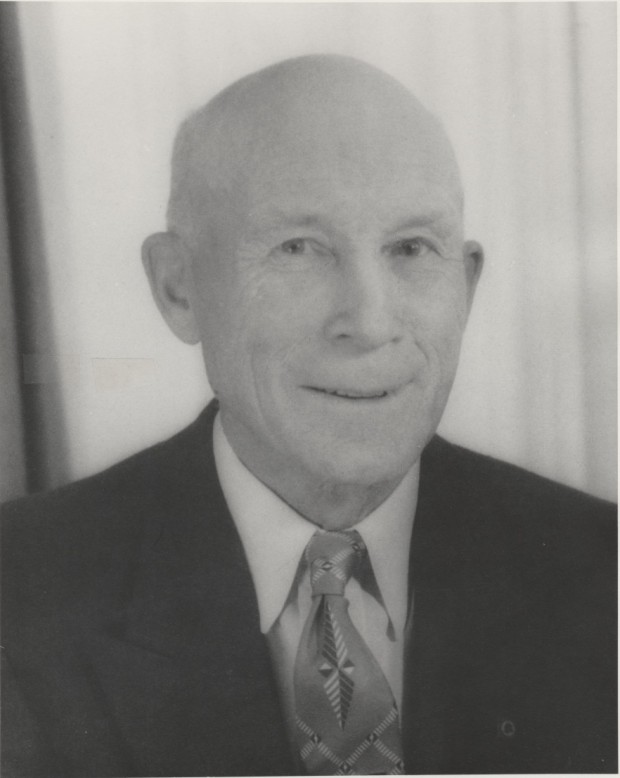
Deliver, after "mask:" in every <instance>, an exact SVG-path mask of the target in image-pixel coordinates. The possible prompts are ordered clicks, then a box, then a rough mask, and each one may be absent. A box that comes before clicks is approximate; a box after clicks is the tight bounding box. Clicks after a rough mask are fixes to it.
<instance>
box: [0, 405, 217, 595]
mask: <svg viewBox="0 0 620 778" xmlns="http://www.w3.org/2000/svg"><path fill="white" fill-rule="evenodd" d="M213 415H214V411H213V409H207V410H206V411H205V412H204V413H203V414H202V415H201V416H200V417H199V418H198V419H197V421H195V422H194V423H193V424H192V425H190V426H189V427H187V428H186V429H185V430H183V431H182V432H180V433H178V434H177V435H175V436H174V437H172V438H170V439H169V440H167V441H164V442H162V443H159V444H157V445H155V446H152V447H150V448H148V449H145V450H144V451H141V452H140V453H138V454H136V455H134V456H132V457H130V458H129V459H126V460H124V461H123V462H120V463H118V464H116V465H114V466H113V467H111V468H109V469H107V470H105V471H103V472H101V473H98V474H96V475H94V476H90V477H88V478H85V479H82V480H80V481H76V482H75V483H72V484H68V485H66V486H63V487H61V488H59V489H56V490H54V491H51V492H47V493H40V494H35V495H31V496H29V497H26V498H22V499H19V500H15V501H12V502H9V503H6V504H5V505H4V506H2V509H1V510H0V515H1V518H2V521H1V525H0V526H1V531H2V574H3V581H4V594H3V600H4V602H5V603H6V602H7V600H8V599H9V598H10V596H12V595H11V593H15V594H17V595H18V598H19V599H22V594H23V595H24V596H26V593H27V590H28V587H29V586H30V585H32V586H36V587H37V596H38V597H44V596H45V595H46V593H48V594H49V596H50V597H53V596H56V597H58V596H59V594H60V593H61V592H59V588H60V589H61V590H62V589H64V588H66V589H67V591H66V594H67V595H68V596H70V593H71V592H79V591H80V586H84V587H87V586H88V587H90V586H92V587H97V586H98V584H97V581H100V582H101V581H103V580H104V579H105V580H108V579H110V578H116V579H118V580H120V579H121V578H122V577H123V574H124V572H125V571H126V574H127V575H129V574H130V570H131V564H132V561H133V559H134V557H135V554H136V552H137V549H138V548H140V546H141V545H142V544H143V543H144V540H145V537H146V536H147V535H148V534H149V533H151V534H152V533H154V532H156V531H157V525H158V523H159V522H160V521H161V520H162V517H163V516H164V515H166V514H169V513H170V512H174V511H175V510H178V505H179V504H180V503H182V502H183V501H185V502H187V501H190V502H191V500H192V499H194V498H193V492H192V490H195V484H196V482H198V481H200V482H201V483H202V484H203V485H204V484H205V482H207V485H208V480H209V476H210V469H209V466H208V465H209V461H208V460H209V456H210V446H209V431H210V424H211V421H212V417H213ZM69 581H70V582H71V586H70V587H67V582H69ZM101 589H102V590H103V587H101ZM20 592H21V593H22V594H20Z"/></svg>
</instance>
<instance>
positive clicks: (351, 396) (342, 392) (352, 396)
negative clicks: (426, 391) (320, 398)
mask: <svg viewBox="0 0 620 778" xmlns="http://www.w3.org/2000/svg"><path fill="white" fill-rule="evenodd" d="M306 388H307V389H310V390H311V391H313V392H317V393H319V394H327V395H329V396H331V397H339V398H341V399H343V400H381V399H384V398H385V397H391V396H392V395H395V394H396V393H397V392H398V390H399V389H400V388H401V387H397V388H396V389H378V390H377V389H375V390H368V391H362V390H359V389H325V388H323V387H318V386H308V387H306Z"/></svg>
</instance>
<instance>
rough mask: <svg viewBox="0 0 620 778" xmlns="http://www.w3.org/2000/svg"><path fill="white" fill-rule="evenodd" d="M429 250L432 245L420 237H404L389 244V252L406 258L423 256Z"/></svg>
mask: <svg viewBox="0 0 620 778" xmlns="http://www.w3.org/2000/svg"><path fill="white" fill-rule="evenodd" d="M431 250H432V247H431V246H430V245H429V244H428V243H426V241H424V240H422V238H404V239H403V240H399V241H397V242H396V243H394V244H393V245H392V246H390V254H392V255H393V256H400V257H406V258H408V259H415V258H416V257H421V256H424V254H426V253H427V252H428V251H431Z"/></svg>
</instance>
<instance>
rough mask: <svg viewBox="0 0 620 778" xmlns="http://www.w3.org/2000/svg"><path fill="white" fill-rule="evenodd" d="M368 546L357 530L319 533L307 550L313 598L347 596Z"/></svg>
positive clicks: (313, 537) (312, 539) (314, 536)
mask: <svg viewBox="0 0 620 778" xmlns="http://www.w3.org/2000/svg"><path fill="white" fill-rule="evenodd" d="M365 550H366V546H365V545H364V541H363V540H362V538H361V537H360V534H359V532H356V530H346V531H344V532H317V533H315V534H314V535H313V536H312V538H311V539H310V542H309V543H308V545H307V546H306V559H307V561H308V565H309V567H310V583H311V585H312V594H313V596H315V595H321V594H339V595H343V594H344V587H345V586H346V584H347V581H348V580H349V578H350V577H351V575H352V574H353V570H354V569H355V565H356V563H357V562H358V561H359V560H360V559H361V558H362V555H363V553H364V551H365Z"/></svg>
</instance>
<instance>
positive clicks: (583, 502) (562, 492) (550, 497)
mask: <svg viewBox="0 0 620 778" xmlns="http://www.w3.org/2000/svg"><path fill="white" fill-rule="evenodd" d="M422 461H423V466H424V467H425V469H426V471H427V473H428V476H429V479H430V480H431V481H433V482H437V481H439V482H443V484H444V486H445V485H447V484H449V487H450V490H451V492H452V494H453V495H454V496H455V498H456V497H457V496H458V498H460V499H464V500H465V502H466V504H467V506H468V507H472V508H478V509H479V510H481V511H486V510H489V509H493V508H495V507H497V506H498V505H501V507H502V508H504V509H506V510H508V511H509V513H510V514H520V513H529V514H530V515H538V514H541V513H544V514H545V515H548V516H553V515H557V514H558V513H559V514H561V515H562V516H563V517H564V519H565V520H568V519H571V518H574V519H576V520H577V521H583V520H585V521H595V522H602V524H603V525H607V526H610V525H613V523H614V519H615V515H616V506H615V505H614V504H613V503H611V502H607V501H606V500H602V499H599V498H598V497H593V496H592V495H589V494H586V493H585V492H582V491H579V490H578V489H574V488H572V487H569V486H565V485H564V484H560V483H558V482H556V481H552V480H551V479H549V478H545V477H543V476H540V475H537V474H536V473H532V472H530V471H529V470H525V469H524V468H522V467H518V466H516V465H513V464H510V463H508V462H503V461H501V460H498V459H494V458H493V457H490V456H487V455H485V454H480V453H478V452H475V451H471V450H469V449H466V448H463V447H462V446H458V445H455V444H454V443H449V442H448V441H446V440H444V439H443V438H440V437H438V436H436V437H435V438H433V440H432V441H431V443H430V444H429V446H428V447H427V449H426V451H425V452H424V455H423V460H422Z"/></svg>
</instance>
